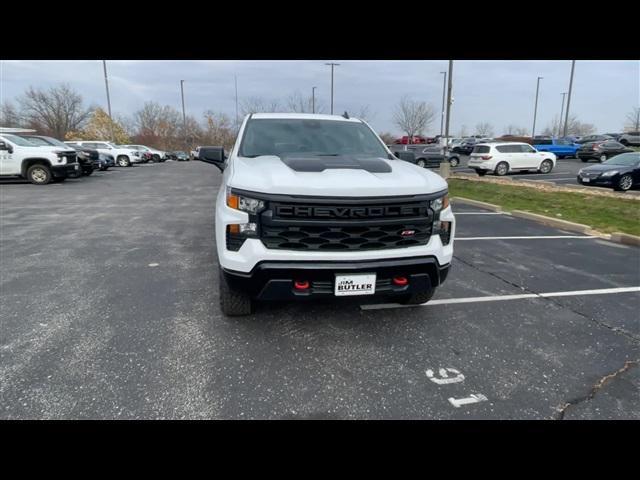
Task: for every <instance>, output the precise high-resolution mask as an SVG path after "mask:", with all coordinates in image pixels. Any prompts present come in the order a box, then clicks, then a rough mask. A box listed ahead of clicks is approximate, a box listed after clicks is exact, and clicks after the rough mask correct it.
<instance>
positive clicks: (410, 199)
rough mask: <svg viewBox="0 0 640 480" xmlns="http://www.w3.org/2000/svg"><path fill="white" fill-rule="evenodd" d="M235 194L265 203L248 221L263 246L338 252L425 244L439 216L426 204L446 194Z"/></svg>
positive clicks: (280, 248) (444, 192)
mask: <svg viewBox="0 0 640 480" xmlns="http://www.w3.org/2000/svg"><path fill="white" fill-rule="evenodd" d="M235 191H236V190H235V189H234V192H235ZM237 193H238V194H244V195H247V196H249V197H252V198H259V199H262V200H265V210H264V211H262V212H261V213H260V214H258V215H250V220H249V221H256V222H258V231H259V238H260V240H261V241H262V243H263V244H264V246H265V247H266V248H268V249H277V250H295V251H332V252H337V251H357V250H386V249H393V248H406V247H413V246H419V245H426V244H427V243H428V242H429V239H430V237H431V235H432V230H433V222H434V221H435V220H437V218H438V215H437V214H435V213H434V212H433V210H431V208H430V201H431V200H433V199H435V198H439V197H441V196H443V195H444V194H446V193H447V191H446V190H443V191H441V192H437V193H434V194H429V195H408V196H393V197H339V198H336V197H310V196H285V195H265V194H256V193H254V192H242V191H237Z"/></svg>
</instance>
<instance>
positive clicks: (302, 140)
mask: <svg viewBox="0 0 640 480" xmlns="http://www.w3.org/2000/svg"><path fill="white" fill-rule="evenodd" d="M292 153H293V154H296V153H298V154H307V155H309V154H311V155H325V156H338V155H365V156H368V157H384V158H387V157H388V153H387V151H386V150H385V148H384V147H383V145H382V143H381V142H380V140H378V138H377V137H376V135H375V134H374V133H373V132H372V131H371V129H370V128H369V127H367V126H366V125H365V124H364V123H359V122H358V123H356V122H345V121H336V120H316V119H297V118H295V119H291V118H273V119H253V120H249V121H248V122H247V126H246V129H245V132H244V135H243V137H242V143H241V145H240V151H239V154H240V156H242V157H257V156H260V155H277V156H281V155H287V154H292Z"/></svg>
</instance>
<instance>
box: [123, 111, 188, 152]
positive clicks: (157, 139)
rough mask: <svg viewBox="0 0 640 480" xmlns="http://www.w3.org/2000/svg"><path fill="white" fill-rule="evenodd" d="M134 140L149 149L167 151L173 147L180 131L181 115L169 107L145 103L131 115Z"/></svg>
mask: <svg viewBox="0 0 640 480" xmlns="http://www.w3.org/2000/svg"><path fill="white" fill-rule="evenodd" d="M133 119H134V124H135V128H136V135H135V138H136V139H137V141H138V142H140V143H143V144H144V145H148V146H150V147H155V148H160V149H164V150H167V149H169V147H170V146H171V145H174V144H175V143H176V142H177V141H178V139H179V137H180V131H181V129H182V115H181V114H180V112H178V110H176V109H175V108H173V107H170V106H169V105H164V106H162V105H160V104H159V103H157V102H146V103H145V104H144V106H143V107H142V108H141V109H140V110H138V111H137V112H135V113H134V114H133Z"/></svg>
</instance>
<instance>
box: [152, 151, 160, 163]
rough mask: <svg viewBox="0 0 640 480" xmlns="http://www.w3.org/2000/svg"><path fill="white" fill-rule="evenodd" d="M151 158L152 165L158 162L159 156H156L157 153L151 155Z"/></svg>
mask: <svg viewBox="0 0 640 480" xmlns="http://www.w3.org/2000/svg"><path fill="white" fill-rule="evenodd" d="M152 157H153V162H154V163H159V162H160V155H158V154H157V153H154V154H153V155H152Z"/></svg>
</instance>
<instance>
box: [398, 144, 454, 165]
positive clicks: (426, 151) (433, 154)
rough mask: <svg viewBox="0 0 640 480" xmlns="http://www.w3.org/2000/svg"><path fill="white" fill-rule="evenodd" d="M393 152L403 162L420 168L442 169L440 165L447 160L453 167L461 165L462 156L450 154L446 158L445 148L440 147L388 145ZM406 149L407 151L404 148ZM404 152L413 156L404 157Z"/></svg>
mask: <svg viewBox="0 0 640 480" xmlns="http://www.w3.org/2000/svg"><path fill="white" fill-rule="evenodd" d="M387 146H388V147H389V149H390V150H391V152H392V153H393V154H394V155H395V156H396V157H398V158H400V159H401V160H405V161H407V162H411V163H415V164H416V165H418V166H419V167H422V168H429V167H440V164H441V163H442V162H443V161H444V160H445V158H447V159H448V160H449V163H450V164H451V166H452V167H457V166H458V165H460V156H459V155H458V154H456V153H452V152H451V153H449V154H448V155H447V156H446V157H445V155H444V151H443V148H442V147H441V146H439V145H387ZM404 147H406V149H405V148H404ZM403 152H410V153H412V154H413V156H412V155H404V154H403Z"/></svg>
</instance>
